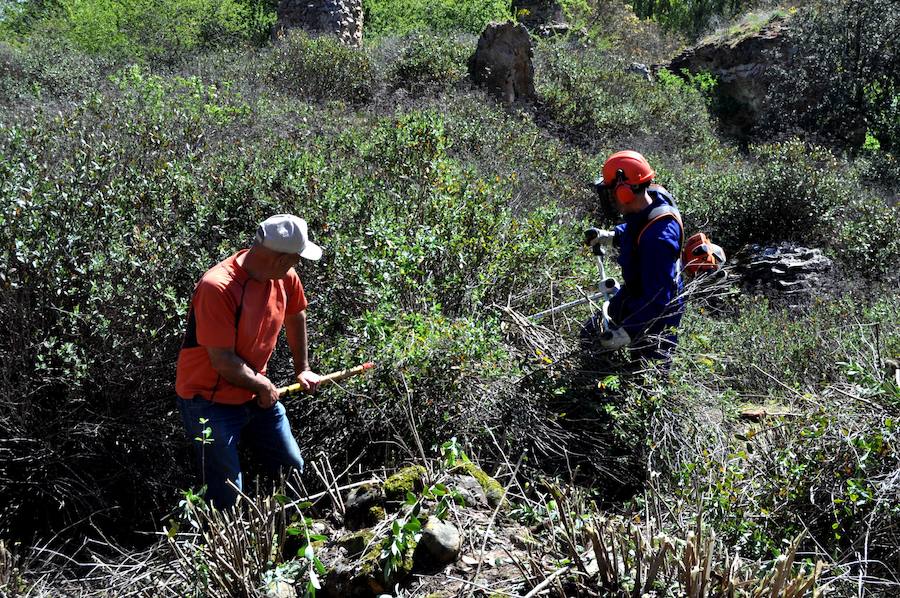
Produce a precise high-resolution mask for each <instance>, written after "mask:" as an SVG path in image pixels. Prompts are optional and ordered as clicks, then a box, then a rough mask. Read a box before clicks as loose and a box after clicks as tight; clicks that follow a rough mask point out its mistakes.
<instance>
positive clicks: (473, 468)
mask: <svg viewBox="0 0 900 598" xmlns="http://www.w3.org/2000/svg"><path fill="white" fill-rule="evenodd" d="M450 472H451V473H454V474H466V475H468V476H471V477H473V478H475V479H476V480H477V481H478V485H479V486H481V489H482V490H483V491H484V495H485V496H486V497H487V500H488V503H489V504H490V505H492V506H496V505H498V504H499V503H500V501H502V500H503V496H504V490H503V486H501V485H500V482H498V481H497V480H495V479H494V478H492V477H491V476H489V475H488V474H486V473H485V472H484V470H483V469H481V468H480V467H478V466H477V465H475V464H474V463H472V462H471V461H465V462H463V463H460V464H459V465H457V466H456V467H454V468H453V469H452V470H450Z"/></svg>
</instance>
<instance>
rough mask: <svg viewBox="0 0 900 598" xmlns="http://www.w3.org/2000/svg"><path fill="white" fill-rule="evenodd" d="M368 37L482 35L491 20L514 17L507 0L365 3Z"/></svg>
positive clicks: (377, 0)
mask: <svg viewBox="0 0 900 598" xmlns="http://www.w3.org/2000/svg"><path fill="white" fill-rule="evenodd" d="M363 7H364V8H365V22H366V32H367V35H370V36H372V37H380V36H384V35H406V34H407V33H411V32H413V31H433V32H450V31H468V32H470V33H481V31H482V30H483V29H484V26H485V25H487V24H488V23H490V22H491V21H504V20H506V19H509V18H511V16H512V15H511V14H510V10H509V2H506V1H504V0H487V1H482V2H478V1H476V0H463V1H452V0H402V1H397V0H365V2H364V3H363Z"/></svg>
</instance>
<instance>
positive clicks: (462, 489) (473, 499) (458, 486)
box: [447, 475, 488, 509]
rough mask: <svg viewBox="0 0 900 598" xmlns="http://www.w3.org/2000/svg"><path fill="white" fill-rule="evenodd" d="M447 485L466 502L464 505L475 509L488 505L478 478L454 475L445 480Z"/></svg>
mask: <svg viewBox="0 0 900 598" xmlns="http://www.w3.org/2000/svg"><path fill="white" fill-rule="evenodd" d="M447 485H448V486H450V487H452V488H454V489H455V490H456V491H457V492H459V494H460V496H462V498H463V500H464V501H465V502H466V507H474V508H476V509H479V508H485V507H487V506H488V499H487V495H486V494H485V493H484V488H482V487H481V484H480V483H479V481H478V480H476V479H475V478H474V477H472V476H470V475H454V476H450V479H449V480H447Z"/></svg>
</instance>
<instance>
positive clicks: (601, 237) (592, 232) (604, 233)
mask: <svg viewBox="0 0 900 598" xmlns="http://www.w3.org/2000/svg"><path fill="white" fill-rule="evenodd" d="M615 236H616V231H612V230H601V229H599V228H589V229H587V230H586V231H584V244H585V245H587V246H588V247H594V246H595V245H600V246H601V247H612V244H613V239H614V238H615Z"/></svg>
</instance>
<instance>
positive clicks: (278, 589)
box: [266, 579, 297, 598]
mask: <svg viewBox="0 0 900 598" xmlns="http://www.w3.org/2000/svg"><path fill="white" fill-rule="evenodd" d="M266 598H297V590H296V589H295V588H294V586H292V585H291V584H289V583H288V582H286V581H284V580H281V579H279V580H276V581H273V582H272V583H270V584H269V585H268V586H266Z"/></svg>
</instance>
